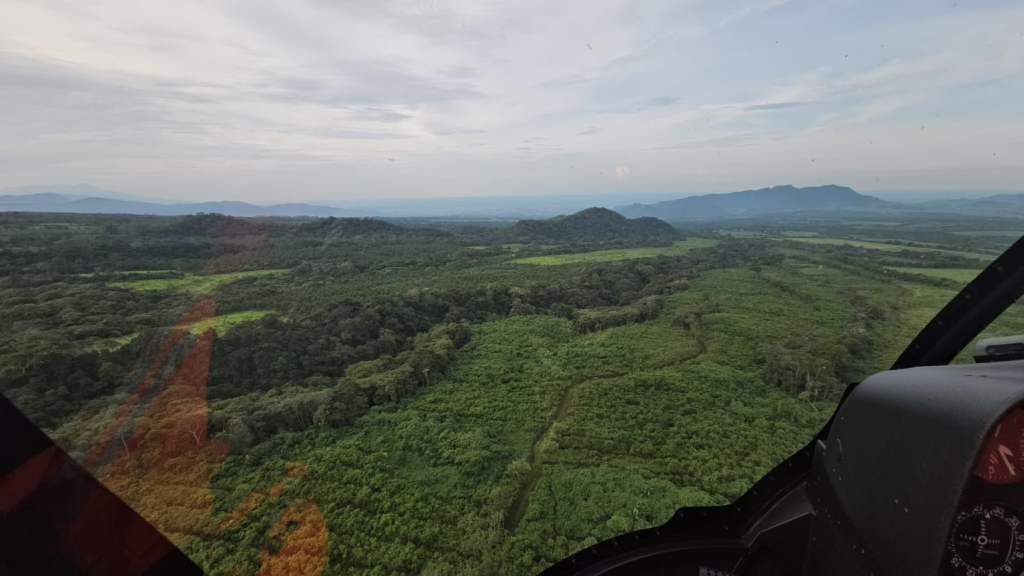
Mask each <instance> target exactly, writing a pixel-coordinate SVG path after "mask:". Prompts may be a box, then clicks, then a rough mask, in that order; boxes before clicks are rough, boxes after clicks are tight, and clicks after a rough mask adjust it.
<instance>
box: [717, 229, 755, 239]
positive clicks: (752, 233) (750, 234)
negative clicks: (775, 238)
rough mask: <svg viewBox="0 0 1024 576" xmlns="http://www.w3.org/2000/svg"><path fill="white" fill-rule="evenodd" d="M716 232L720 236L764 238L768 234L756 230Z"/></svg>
mask: <svg viewBox="0 0 1024 576" xmlns="http://www.w3.org/2000/svg"><path fill="white" fill-rule="evenodd" d="M716 232H718V233H719V234H721V235H722V236H732V237H733V238H764V237H766V236H768V234H766V233H764V232H758V231H757V230H716Z"/></svg>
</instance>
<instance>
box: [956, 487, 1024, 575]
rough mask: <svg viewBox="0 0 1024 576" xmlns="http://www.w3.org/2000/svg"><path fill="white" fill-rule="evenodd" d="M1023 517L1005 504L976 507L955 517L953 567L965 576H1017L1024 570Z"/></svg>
mask: <svg viewBox="0 0 1024 576" xmlns="http://www.w3.org/2000/svg"><path fill="white" fill-rule="evenodd" d="M1021 528H1022V527H1021V515H1020V512H1017V511H1016V510H1014V509H1013V508H1010V507H1009V506H1004V505H1002V504H994V503H985V504H976V505H974V506H973V507H971V508H970V509H969V510H965V511H963V512H961V513H960V514H959V515H957V517H956V523H955V524H954V527H953V538H952V539H951V541H950V543H949V549H950V551H951V552H952V557H951V560H950V564H951V565H952V567H953V568H955V569H956V573H957V574H961V575H963V576H997V575H1007V574H1013V575H1014V576H1016V575H1017V574H1019V573H1020V571H1021V569H1022V568H1024V532H1022V531H1021Z"/></svg>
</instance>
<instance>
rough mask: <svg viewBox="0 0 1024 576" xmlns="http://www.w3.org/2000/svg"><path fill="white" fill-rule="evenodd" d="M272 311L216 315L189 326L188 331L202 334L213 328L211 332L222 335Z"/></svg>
mask: <svg viewBox="0 0 1024 576" xmlns="http://www.w3.org/2000/svg"><path fill="white" fill-rule="evenodd" d="M272 313H273V311H272V310H249V311H246V312H232V313H230V314H218V315H217V316H214V317H213V318H207V319H205V320H200V321H199V322H195V323H193V324H192V325H190V326H189V331H190V332H192V333H193V334H202V333H203V332H206V330H207V329H208V328H213V331H214V332H216V333H217V334H218V335H221V334H224V332H226V331H227V330H228V329H229V328H231V327H232V326H234V325H235V324H239V323H241V322H249V321H251V320H259V319H260V318H263V317H264V316H266V315H267V314H272Z"/></svg>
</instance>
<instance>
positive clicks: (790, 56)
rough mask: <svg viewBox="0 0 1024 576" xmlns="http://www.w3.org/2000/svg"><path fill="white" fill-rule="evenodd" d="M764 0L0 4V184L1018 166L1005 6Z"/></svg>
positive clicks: (755, 177)
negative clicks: (800, 5) (923, 130)
mask: <svg viewBox="0 0 1024 576" xmlns="http://www.w3.org/2000/svg"><path fill="white" fill-rule="evenodd" d="M784 4H786V2H785V1H784V0H757V1H752V2H746V1H735V2H718V1H713V0H687V1H685V2H675V1H672V0H654V1H647V0H595V1H594V2H554V3H553V2H549V1H547V0H517V1H513V2H506V3H490V2H480V1H478V0H452V1H449V2H428V3H424V2H418V1H413V0H380V1H369V0H353V1H349V2H331V1H329V0H296V1H295V2H287V3H286V2H278V1H272V0H252V1H251V2H244V3H240V2H237V1H234V0H220V1H217V0H202V1H200V0H183V1H182V2H177V3H174V4H173V5H171V4H168V3H166V2H157V1H155V0H138V1H134V2H123V1H122V0H95V1H93V2H88V3H84V4H83V3H78V2H71V1H70V0H34V1H31V2H27V1H10V2H6V3H3V4H0V166H2V168H3V169H2V170H0V185H4V186H6V185H19V184H31V183H46V182H50V181H56V180H67V181H91V182H92V183H95V184H98V185H103V186H107V187H112V188H118V187H119V188H123V189H125V191H127V192H135V193H143V194H145V193H150V194H153V195H175V194H176V195H179V196H180V197H182V198H211V197H222V196H223V197H227V196H228V195H231V197H233V198H239V199H250V200H257V201H259V200H263V199H274V198H277V197H279V196H280V195H281V194H283V193H288V194H290V195H293V196H296V195H297V196H299V197H303V198H305V197H308V198H309V199H315V198H330V197H333V196H335V195H338V194H348V195H353V196H359V195H362V196H368V195H373V196H381V195H393V196H412V195H421V196H422V195H460V194H477V195H479V194H543V193H549V192H551V191H559V192H599V191H601V190H603V189H604V188H602V187H605V186H614V185H615V184H614V181H613V179H611V178H609V177H608V176H605V174H610V172H608V170H607V168H606V167H607V166H615V165H618V164H623V165H622V166H619V168H617V169H616V170H615V172H614V173H615V179H614V180H623V179H627V176H628V181H629V183H630V186H635V187H637V188H638V189H639V188H643V189H645V190H702V189H706V188H707V187H717V186H722V187H726V189H728V188H729V187H741V186H746V185H747V184H750V185H771V184H777V183H779V182H790V181H792V182H797V181H801V179H805V180H804V181H814V179H816V178H826V177H829V176H830V175H843V174H846V175H857V174H862V173H871V172H875V171H879V170H892V169H893V168H892V166H891V162H892V156H891V155H890V156H886V157H882V156H878V155H877V154H876V151H875V149H872V148H871V147H870V146H872V144H870V142H871V140H872V139H871V137H870V136H869V134H872V133H873V134H878V135H879V137H878V138H877V140H886V141H888V142H890V143H897V142H898V143H900V144H899V147H898V148H899V150H900V154H899V158H900V159H901V160H902V165H903V166H906V167H907V168H906V169H907V170H911V171H912V172H908V173H906V174H904V176H903V181H905V182H911V181H912V180H913V179H914V178H917V180H916V184H914V186H913V187H926V186H931V185H940V186H960V187H971V186H974V185H976V186H978V187H987V188H997V187H1004V186H1007V187H1009V186H1016V185H1018V184H1015V183H1019V182H1022V181H1024V167H1020V166H1018V167H1013V166H1007V167H1003V168H1000V169H999V170H993V169H990V166H989V164H990V161H989V160H987V159H977V160H976V161H975V160H972V161H971V162H975V163H974V164H971V163H970V162H967V161H966V160H964V159H967V158H973V156H971V149H970V148H968V146H967V144H966V143H967V142H972V143H973V145H975V146H982V147H986V146H988V145H989V144H991V146H996V145H998V146H1000V147H1001V148H1000V149H999V154H998V156H997V158H1004V159H1007V158H1014V157H1022V156H1024V148H1021V145H1022V144H1021V142H1020V141H1019V139H1016V138H1013V137H1006V135H1005V134H1004V133H1021V132H1024V122H1022V119H1021V115H1020V113H1019V110H1020V109H1019V102H1020V96H1021V94H1022V93H1024V81H1022V80H1021V78H1024V39H1022V38H1020V31H1019V22H1021V21H1024V8H1022V7H1019V6H1015V5H1014V6H1010V5H1007V6H998V5H993V6H988V7H976V8H972V7H971V6H969V5H968V3H961V4H962V5H961V6H960V8H958V9H957V10H956V11H953V10H951V9H949V8H948V7H947V8H944V9H943V10H945V12H943V11H941V10H938V9H937V8H935V7H917V5H915V7H914V8H907V9H906V10H903V11H901V12H900V14H898V15H897V14H895V13H894V12H892V7H891V6H890V4H888V3H886V2H884V1H883V0H869V1H867V2H862V3H856V4H851V3H842V2H829V3H820V4H815V5H814V6H811V7H808V9H807V10H801V11H800V16H799V18H797V17H792V18H789V17H787V19H782V18H781V16H780V15H782V14H791V13H792V12H793V10H791V8H793V7H792V6H784ZM915 10H916V11H915ZM725 24H728V25H727V26H726V25H725ZM808 31H811V32H810V33H808ZM780 39H781V40H782V41H781V42H780V43H777V42H778V41H779V40H780ZM882 45H884V48H883V47H882ZM937 111H942V112H943V120H942V121H938V120H931V119H930V118H932V117H933V116H932V115H933V114H934V113H935V112H937ZM922 114H927V115H929V121H928V124H929V127H930V128H929V129H930V130H933V131H932V132H930V134H929V135H930V137H931V138H932V139H934V138H936V137H937V136H938V135H939V134H942V135H943V137H944V138H948V139H949V141H948V142H944V143H942V145H941V146H936V145H934V143H933V142H930V141H928V140H927V139H925V138H922V135H921V134H919V132H920V125H921V124H922V123H923V122H922V120H921V118H920V116H921V115H922ZM915 129H916V130H917V132H914V131H913V130H915ZM985 130H992V131H994V132H993V133H988V132H985ZM854 133H856V134H861V135H864V136H865V138H864V139H863V141H862V140H859V139H858V140H844V139H846V138H848V137H849V135H850V134H854ZM986 138H987V139H986ZM840 141H842V142H843V143H842V144H841V145H840V144H839V142H840ZM893 145H894V146H895V144H893ZM832 151H834V152H835V153H834V154H833V153H832ZM890 153H891V150H890ZM812 156H813V157H816V158H817V160H816V162H815V163H813V166H811V165H810V164H811V163H809V162H808V161H807V158H809V157H812ZM989 156H991V154H989ZM386 158H401V160H402V161H401V162H400V163H399V162H395V163H390V162H386V161H385V159H386ZM965 162H967V163H965ZM951 165H956V166H959V168H958V169H957V171H956V177H955V178H951V177H950V176H949V172H948V171H946V172H943V171H942V170H945V169H946V168H948V167H949V166H951ZM627 166H629V167H630V168H627ZM972 166H973V168H972ZM630 169H632V172H630ZM620 170H621V171H622V172H621V173H620ZM940 174H941V175H940ZM851 179H852V180H856V179H857V178H856V177H854V176H851ZM832 180H835V181H837V182H840V183H843V182H841V180H842V178H840V177H838V176H834V177H832ZM873 181H874V179H872V180H871V182H873ZM242 182H244V183H245V185H244V186H243V185H242V184H241V183H242ZM233 183H234V184H233ZM907 185H908V186H909V185H910V184H907ZM285 191H286V192H285Z"/></svg>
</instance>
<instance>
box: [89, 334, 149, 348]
mask: <svg viewBox="0 0 1024 576" xmlns="http://www.w3.org/2000/svg"><path fill="white" fill-rule="evenodd" d="M138 335H139V333H138V332H135V333H133V334H125V335H124V336H117V337H115V338H107V339H106V340H100V341H99V342H96V343H94V344H91V345H89V346H87V347H86V349H87V350H89V351H90V352H93V351H95V352H99V351H101V350H109V351H113V350H117V349H118V348H120V347H122V346H124V345H125V344H127V343H129V342H131V341H132V340H134V339H135V337H136V336H138Z"/></svg>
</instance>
